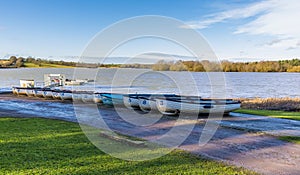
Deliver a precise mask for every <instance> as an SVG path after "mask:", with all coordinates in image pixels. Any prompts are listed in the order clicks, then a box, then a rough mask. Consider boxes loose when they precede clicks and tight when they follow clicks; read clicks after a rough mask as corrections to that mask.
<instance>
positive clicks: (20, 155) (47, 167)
mask: <svg viewBox="0 0 300 175" xmlns="http://www.w3.org/2000/svg"><path fill="white" fill-rule="evenodd" d="M0 148H1V149H0V158H1V159H0V174H253V173H252V172H249V171H247V170H244V169H241V168H236V167H232V166H228V165H224V164H222V163H219V162H215V161H211V160H206V159H203V158H200V157H197V156H194V155H191V154H189V153H186V152H183V151H178V150H176V151H173V152H171V153H170V154H168V155H166V156H163V157H160V158H157V159H153V160H149V161H140V162H137V161H136V162H133V161H125V160H120V159H117V158H114V157H111V156H109V155H108V154H105V153H103V152H102V151H100V150H99V149H97V148H96V147H95V146H94V145H93V144H92V143H91V142H90V141H89V140H88V139H87V138H86V136H85V135H84V134H83V133H82V131H81V128H80V127H79V125H78V124H76V123H70V122H64V121H58V120H49V119H38V118H31V119H28V118H27V119H25V118H23V119H20V118H0Z"/></svg>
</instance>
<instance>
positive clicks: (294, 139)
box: [279, 136, 300, 144]
mask: <svg viewBox="0 0 300 175" xmlns="http://www.w3.org/2000/svg"><path fill="white" fill-rule="evenodd" d="M279 139H280V140H284V141H288V142H293V143H297V144H300V137H296V136H281V137H279Z"/></svg>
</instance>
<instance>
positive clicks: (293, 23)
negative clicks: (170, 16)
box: [183, 0, 300, 50]
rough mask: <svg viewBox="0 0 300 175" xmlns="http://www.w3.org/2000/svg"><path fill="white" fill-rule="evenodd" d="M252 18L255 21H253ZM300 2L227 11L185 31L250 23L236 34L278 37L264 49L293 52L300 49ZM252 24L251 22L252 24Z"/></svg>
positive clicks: (272, 1) (279, 0) (268, 1)
mask: <svg viewBox="0 0 300 175" xmlns="http://www.w3.org/2000/svg"><path fill="white" fill-rule="evenodd" d="M250 17H252V18H250ZM298 17H300V1H299V0H288V1H283V0H265V1H261V2H257V3H254V4H250V5H248V6H246V7H242V8H238V9H233V10H228V11H223V12H220V13H216V14H212V15H209V16H207V17H206V18H205V19H204V20H201V21H190V22H188V23H187V24H188V25H187V26H183V27H185V28H195V29H204V28H208V27H210V26H212V25H213V24H216V23H222V22H223V23H224V22H228V23H229V22H231V20H237V19H246V18H248V20H247V21H248V22H246V23H241V24H240V25H239V26H237V27H236V29H235V31H234V32H233V34H248V35H267V36H271V37H274V38H275V39H274V40H272V41H267V42H266V43H265V44H264V46H266V47H271V48H285V50H293V49H296V48H299V47H300V44H299V43H300V20H299V19H298ZM249 20H250V21H249Z"/></svg>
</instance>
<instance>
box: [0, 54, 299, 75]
mask: <svg viewBox="0 0 300 175" xmlns="http://www.w3.org/2000/svg"><path fill="white" fill-rule="evenodd" d="M26 63H32V64H35V65H38V66H42V65H47V64H55V65H63V66H72V67H89V68H97V67H102V68H136V69H137V68H142V69H152V70H154V71H192V72H222V71H223V72H300V60H299V59H292V60H280V61H259V62H258V61H256V62H230V61H226V60H225V61H221V62H220V63H217V62H212V61H208V60H203V61H182V60H179V61H165V60H160V61H158V62H157V63H155V64H100V63H76V62H66V61H62V60H61V61H53V60H46V59H41V58H33V57H28V58H23V57H18V58H17V57H16V56H11V57H10V58H9V59H8V60H0V68H18V67H24V66H25V65H26Z"/></svg>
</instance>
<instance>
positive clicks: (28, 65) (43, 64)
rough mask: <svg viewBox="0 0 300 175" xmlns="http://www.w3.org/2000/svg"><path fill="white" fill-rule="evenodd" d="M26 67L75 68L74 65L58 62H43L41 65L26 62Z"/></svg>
mask: <svg viewBox="0 0 300 175" xmlns="http://www.w3.org/2000/svg"><path fill="white" fill-rule="evenodd" d="M24 66H25V67H28V68H73V67H72V66H64V65H57V64H45V63H42V64H41V65H37V64H34V63H24Z"/></svg>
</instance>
